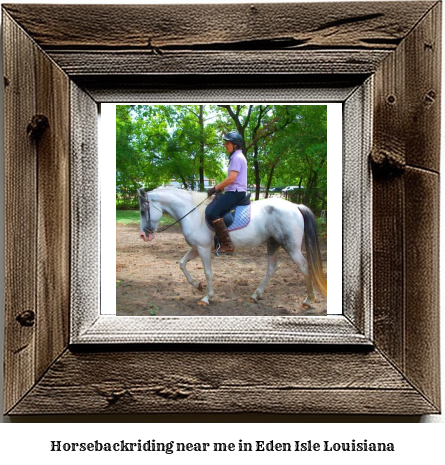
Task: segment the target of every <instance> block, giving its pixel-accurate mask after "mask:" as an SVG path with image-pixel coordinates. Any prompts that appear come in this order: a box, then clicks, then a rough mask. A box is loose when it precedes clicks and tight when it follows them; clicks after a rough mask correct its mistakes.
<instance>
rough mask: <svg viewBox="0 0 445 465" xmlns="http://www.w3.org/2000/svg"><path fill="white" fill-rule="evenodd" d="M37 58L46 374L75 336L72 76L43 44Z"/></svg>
mask: <svg viewBox="0 0 445 465" xmlns="http://www.w3.org/2000/svg"><path fill="white" fill-rule="evenodd" d="M35 60H36V70H37V72H36V89H38V94H37V96H36V115H40V117H41V118H42V117H44V118H46V120H45V123H46V124H47V127H46V128H41V132H39V133H38V134H37V133H36V134H35V135H34V143H35V145H36V149H37V164H38V168H37V186H38V188H37V206H38V208H37V211H38V225H37V247H38V251H37V254H38V255H37V304H36V308H37V318H36V325H37V339H36V364H37V366H36V376H37V377H40V376H41V375H42V374H43V373H44V372H45V371H46V369H47V367H48V366H49V365H50V364H51V363H52V361H53V360H54V359H55V358H56V357H57V356H58V355H59V354H60V353H61V352H62V351H63V350H64V348H65V347H66V346H67V344H68V338H69V296H70V272H69V263H70V250H69V247H70V208H69V207H70V204H69V198H70V181H69V172H70V143H69V141H70V119H69V107H70V96H69V82H70V81H69V78H68V77H67V76H66V74H65V73H63V71H61V70H60V69H59V68H58V67H57V66H56V65H55V64H54V62H52V61H51V60H50V59H49V58H48V57H47V56H46V55H45V54H44V53H43V52H42V51H41V50H36V57H35ZM41 124H43V123H41ZM36 130H40V128H37V129H36Z"/></svg>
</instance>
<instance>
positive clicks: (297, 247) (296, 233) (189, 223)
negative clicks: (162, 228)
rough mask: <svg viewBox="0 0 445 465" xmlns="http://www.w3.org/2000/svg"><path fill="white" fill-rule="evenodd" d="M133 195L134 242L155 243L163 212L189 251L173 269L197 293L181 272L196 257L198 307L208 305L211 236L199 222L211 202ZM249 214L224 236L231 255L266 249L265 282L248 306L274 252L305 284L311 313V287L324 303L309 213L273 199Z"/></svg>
mask: <svg viewBox="0 0 445 465" xmlns="http://www.w3.org/2000/svg"><path fill="white" fill-rule="evenodd" d="M138 193H139V206H140V213H141V223H140V237H141V238H142V239H143V240H144V241H152V240H153V239H155V237H156V230H157V227H158V224H159V221H160V220H161V217H162V214H163V213H164V212H165V213H168V214H169V215H171V216H172V217H173V218H174V219H175V220H180V225H181V230H182V234H183V235H184V238H185V240H186V242H187V244H188V245H189V246H190V250H189V251H188V252H187V253H186V254H185V255H184V257H183V258H182V259H181V261H180V262H179V266H180V268H181V270H182V271H183V273H184V275H185V277H186V278H187V281H188V282H189V283H190V284H191V285H192V286H194V287H195V288H196V289H199V290H201V291H202V285H201V283H198V282H197V281H195V280H194V279H193V278H192V277H191V276H190V274H189V272H188V271H187V268H186V265H187V262H189V261H190V260H193V259H194V258H196V257H197V256H199V257H200V258H201V260H202V264H203V266H204V274H205V277H206V280H207V294H206V295H205V296H204V297H203V298H202V299H201V300H200V302H198V304H200V305H208V304H209V302H210V299H211V298H212V297H213V295H214V291H213V283H212V264H211V257H212V245H213V243H214V232H213V231H211V230H210V229H209V228H208V226H207V224H206V222H205V218H204V211H205V207H206V205H207V204H208V203H209V202H210V201H211V199H209V200H208V201H206V200H205V199H206V197H207V193H192V192H188V191H183V190H180V189H171V188H170V189H169V188H158V189H155V190H153V191H149V192H145V191H144V190H143V189H139V190H138ZM200 204H201V205H200ZM251 208H252V210H251V220H250V223H249V224H248V225H247V226H246V227H245V228H242V229H238V230H234V231H232V232H231V233H230V236H231V239H232V242H233V244H234V246H235V252H236V250H239V249H242V248H251V247H256V246H258V245H260V244H264V243H266V244H267V256H268V265H267V271H266V276H265V277H264V279H263V280H262V281H261V283H260V285H259V286H258V289H257V290H256V291H255V292H254V294H253V295H252V301H254V302H257V301H258V300H259V299H261V296H262V294H263V291H264V289H265V287H266V285H267V284H268V282H269V281H270V279H271V278H272V275H273V274H274V272H275V270H276V269H277V267H278V252H279V249H280V246H281V247H283V248H284V250H286V252H287V253H288V254H289V255H290V256H291V258H292V260H293V261H294V262H295V263H297V265H298V266H299V268H300V270H301V272H302V273H303V275H304V277H305V279H306V287H307V297H306V299H305V300H304V302H303V307H306V308H307V307H311V306H312V304H313V303H314V302H315V293H314V287H313V283H314V284H315V286H316V287H317V289H318V290H319V291H320V293H321V294H322V295H323V296H325V297H326V294H327V290H326V287H327V283H326V279H325V276H324V274H323V268H322V263H321V256H320V248H319V242H318V234H317V227H316V223H315V217H314V215H313V213H312V212H311V211H310V210H309V208H307V207H305V206H304V205H298V206H297V205H295V204H293V203H291V202H288V201H287V200H284V199H279V198H273V199H265V200H260V201H256V202H253V203H252V206H251ZM189 212H191V213H189ZM185 215H186V216H185ZM183 217H184V218H183ZM303 235H304V236H305V239H306V254H307V260H306V259H305V258H304V256H303V254H302V253H301V244H302V241H303Z"/></svg>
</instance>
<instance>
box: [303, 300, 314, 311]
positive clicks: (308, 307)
mask: <svg viewBox="0 0 445 465" xmlns="http://www.w3.org/2000/svg"><path fill="white" fill-rule="evenodd" d="M301 308H302V309H303V310H311V309H314V308H315V307H314V306H313V305H311V304H310V303H308V302H306V301H304V302H303V303H302V304H301Z"/></svg>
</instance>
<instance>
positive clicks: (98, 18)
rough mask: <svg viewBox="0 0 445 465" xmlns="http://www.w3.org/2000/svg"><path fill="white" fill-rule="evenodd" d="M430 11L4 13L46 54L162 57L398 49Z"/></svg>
mask: <svg viewBox="0 0 445 465" xmlns="http://www.w3.org/2000/svg"><path fill="white" fill-rule="evenodd" d="M433 5H434V2H416V1H413V2H397V3H393V2H369V3H362V2H360V3H353V2H347V3H335V2H334V3H326V4H323V12H322V14H320V5H319V4H317V3H286V4H280V3H271V4H254V5H248V4H238V5H237V4H230V5H227V4H215V5H125V6H124V5H32V6H30V5H26V4H23V5H20V4H7V5H4V8H5V9H6V10H7V11H8V12H9V14H11V15H12V16H13V18H14V19H15V20H16V21H17V22H19V23H20V24H21V25H22V26H23V27H24V29H25V30H26V31H27V32H28V33H29V34H30V35H31V36H32V37H33V38H34V39H35V40H36V41H37V43H38V44H39V45H40V46H41V47H42V48H44V49H45V50H48V49H54V48H64V49H72V50H73V49H75V48H76V47H77V48H84V49H100V48H103V49H110V48H129V49H138V48H139V49H146V50H147V49H148V50H153V51H154V52H156V53H162V52H163V51H164V50H167V49H172V48H185V49H189V48H190V47H196V48H198V49H205V48H209V47H211V48H213V49H215V48H216V49H218V48H219V49H224V48H226V49H227V48H236V49H237V50H249V49H253V50H258V49H261V48H263V49H264V48H266V49H267V48H271V49H272V50H279V49H282V48H289V47H292V48H297V49H300V48H309V47H310V48H341V47H343V48H364V49H366V48H369V49H377V48H379V49H385V48H388V49H395V48H396V47H397V45H398V44H399V43H400V42H401V41H402V40H403V38H404V37H405V36H406V35H407V34H408V33H409V32H410V31H411V30H412V29H413V28H414V27H415V25H416V24H417V22H418V20H419V17H422V16H423V15H425V14H426V13H427V12H428V11H429V9H430V8H431V7H432V6H433ZM35 17H38V18H39V21H35ZM234 25H236V26H234ZM277 26H278V27H277ZM66 31H69V34H67V33H66Z"/></svg>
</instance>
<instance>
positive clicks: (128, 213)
mask: <svg viewBox="0 0 445 465" xmlns="http://www.w3.org/2000/svg"><path fill="white" fill-rule="evenodd" d="M139 221H140V213H139V210H116V223H118V224H123V225H126V226H128V225H138V224H139ZM174 222H175V220H174V219H173V218H172V217H171V216H170V215H167V214H165V215H163V216H162V218H161V221H160V223H159V226H161V227H162V226H167V225H169V224H172V223H174Z"/></svg>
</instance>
